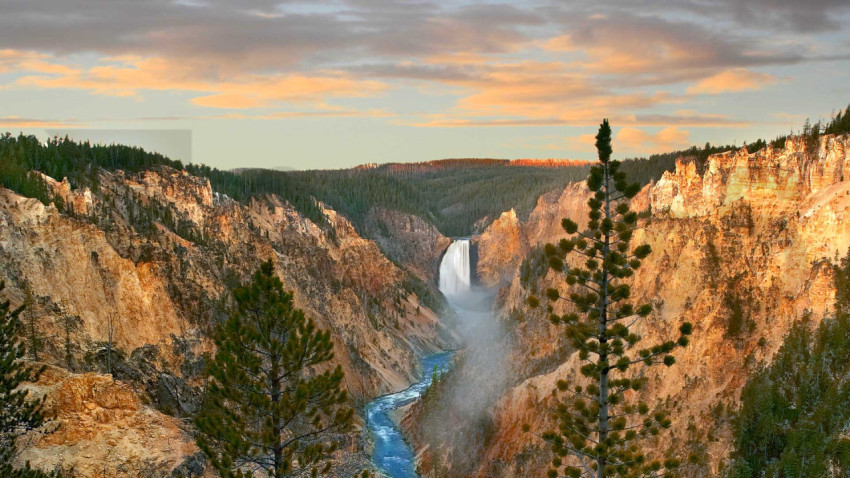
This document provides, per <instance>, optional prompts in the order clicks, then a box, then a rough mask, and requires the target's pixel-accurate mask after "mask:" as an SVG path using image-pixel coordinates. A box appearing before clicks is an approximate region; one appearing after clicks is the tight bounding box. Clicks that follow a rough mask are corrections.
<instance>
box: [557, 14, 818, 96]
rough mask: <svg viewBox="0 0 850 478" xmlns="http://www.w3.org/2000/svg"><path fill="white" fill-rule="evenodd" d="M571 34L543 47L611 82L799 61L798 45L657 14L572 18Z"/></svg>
mask: <svg viewBox="0 0 850 478" xmlns="http://www.w3.org/2000/svg"><path fill="white" fill-rule="evenodd" d="M572 22H573V23H572V24H571V25H570V30H569V32H568V33H566V34H564V35H561V36H558V37H554V38H551V39H549V40H548V41H546V42H544V43H543V44H542V48H543V49H544V50H547V51H551V52H561V53H563V52H573V53H576V54H579V55H582V56H583V58H582V59H579V60H576V61H575V62H573V63H572V66H573V67H574V68H581V69H583V70H585V71H587V72H588V73H591V74H596V75H608V76H609V78H607V81H609V82H611V83H614V84H617V85H623V84H630V85H663V84H674V83H681V82H687V81H692V80H701V79H705V78H708V77H710V76H712V75H714V74H716V72H717V70H718V69H730V68H743V67H751V66H764V65H783V64H792V63H799V62H801V61H803V59H804V55H803V54H802V53H800V52H797V51H794V49H788V48H785V49H777V48H773V47H771V46H769V45H761V44H760V42H759V41H758V40H753V39H748V41H745V40H744V39H743V38H739V37H737V36H735V35H728V34H722V33H720V32H717V31H712V30H710V29H708V28H706V26H705V25H698V24H694V23H690V22H687V21H683V20H675V21H673V20H668V19H664V18H658V17H638V16H633V15H629V14H622V15H617V16H601V17H600V16H590V17H581V18H576V19H573V20H572Z"/></svg>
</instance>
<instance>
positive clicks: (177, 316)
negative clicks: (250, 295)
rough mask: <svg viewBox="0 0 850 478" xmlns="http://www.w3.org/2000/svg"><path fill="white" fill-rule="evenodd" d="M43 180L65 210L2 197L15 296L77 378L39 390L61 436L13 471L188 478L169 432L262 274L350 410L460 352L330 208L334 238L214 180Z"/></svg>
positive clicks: (184, 458)
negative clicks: (334, 367)
mask: <svg viewBox="0 0 850 478" xmlns="http://www.w3.org/2000/svg"><path fill="white" fill-rule="evenodd" d="M45 180H46V181H47V183H48V185H49V186H50V187H51V188H52V189H53V191H54V194H56V195H57V196H58V197H60V198H61V200H57V201H56V204H51V205H47V206H46V205H44V204H42V203H40V202H39V201H37V200H35V199H30V198H25V197H21V196H19V195H17V194H15V193H13V192H11V191H9V190H5V189H0V264H2V267H0V280H5V282H6V284H7V288H6V291H5V292H6V296H7V297H8V298H9V299H10V300H11V301H12V303H13V304H14V305H17V304H21V303H25V302H26V303H27V304H28V307H27V309H26V311H25V312H24V317H23V318H24V320H25V321H26V322H27V323H28V324H29V323H32V324H33V325H34V328H35V330H37V333H36V334H35V335H36V339H37V340H38V342H40V343H41V346H40V347H39V348H40V355H39V357H38V361H41V362H46V363H48V364H51V365H54V366H60V367H63V368H66V369H70V370H72V372H70V376H68V377H60V376H59V375H60V374H59V373H58V372H57V373H51V374H48V376H46V378H45V380H47V382H46V383H44V384H39V385H38V387H40V388H37V389H38V390H40V391H41V392H43V393H46V394H47V396H48V403H51V404H52V405H51V406H50V407H51V408H50V410H51V412H52V413H54V412H55V415H56V416H58V417H61V420H63V426H62V427H61V428H60V429H59V431H56V430H53V431H51V429H48V428H45V429H43V430H39V431H38V432H34V433H33V434H31V435H30V436H28V437H26V438H25V441H26V442H27V443H31V444H32V447H29V448H28V452H27V453H25V454H23V455H22V456H21V457H20V459H21V460H24V459H31V460H33V463H34V464H37V465H38V466H39V467H41V468H44V469H52V468H54V467H60V468H63V469H66V470H67V469H71V468H73V469H75V470H76V473H77V475H75V476H139V475H138V470H142V469H144V470H148V469H150V470H159V471H157V472H156V473H154V474H153V475H151V476H161V475H160V474H158V473H159V472H160V471H163V470H165V471H170V470H172V469H174V468H176V467H178V466H186V463H192V460H194V459H195V458H193V457H192V456H191V454H192V453H194V452H195V451H196V449H195V448H194V445H193V442H192V439H191V435H190V434H189V433H188V432H186V430H182V431H181V430H180V429H179V427H177V425H176V424H175V421H179V422H180V423H183V421H182V420H178V419H177V418H174V417H178V418H180V417H186V416H189V415H191V413H192V412H193V411H194V409H195V408H196V407H197V401H198V397H199V390H200V389H199V387H200V386H201V385H202V377H203V374H202V371H203V368H204V365H205V363H206V360H207V359H208V357H209V354H211V353H214V350H213V348H214V347H213V345H212V343H211V340H210V339H209V337H210V333H211V331H212V329H213V327H214V326H215V324H216V323H217V322H218V321H220V320H222V319H223V317H224V316H225V314H226V310H227V307H228V305H229V304H230V303H231V298H230V293H229V288H230V287H231V286H233V285H235V284H238V283H239V282H242V281H246V280H248V279H249V278H250V275H251V274H252V273H253V272H254V271H255V270H256V268H257V267H258V266H259V264H260V263H261V262H262V261H265V260H268V259H271V260H272V261H273V262H274V264H275V270H276V272H277V273H278V275H279V276H280V278H281V280H282V281H283V283H284V286H285V287H286V288H287V289H288V290H292V291H293V292H294V294H295V302H296V305H297V306H298V307H300V308H302V309H304V310H305V312H306V314H307V316H309V317H312V318H313V319H315V320H316V322H317V325H319V326H320V327H322V328H325V329H329V330H330V331H331V337H332V339H333V341H334V352H335V359H334V360H335V362H336V363H338V364H340V365H341V366H342V367H343V370H344V371H345V382H344V385H345V387H346V388H347V389H348V390H349V392H350V393H351V395H352V396H353V397H354V400H355V403H354V405H360V404H362V403H365V401H366V400H368V399H369V398H371V397H374V396H376V395H379V394H383V393H387V392H392V391H397V390H401V389H403V388H405V387H406V386H407V385H408V384H409V383H410V382H411V381H412V380H414V379H415V378H416V376H417V374H419V373H420V372H421V371H420V370H418V367H419V365H418V357H420V356H421V355H423V354H427V353H430V352H434V351H437V350H440V349H445V348H450V347H452V346H454V345H455V343H456V339H455V337H454V336H453V335H452V333H451V332H450V331H448V330H446V329H445V328H444V327H443V326H442V325H441V323H440V321H439V319H438V317H437V316H436V314H435V313H434V312H433V311H432V310H430V309H429V308H428V307H426V306H425V305H423V304H420V303H419V300H418V298H417V296H416V294H415V293H413V292H412V291H411V288H410V287H409V286H408V285H409V277H408V274H407V273H406V272H405V271H404V270H402V269H400V268H399V267H398V266H396V265H395V264H394V263H393V262H391V261H390V260H389V259H387V257H385V256H384V254H383V253H382V252H381V250H380V249H379V248H378V246H377V245H376V244H375V242H373V241H370V240H367V239H364V238H362V237H360V236H359V235H358V234H357V233H356V232H355V230H354V228H353V227H352V225H351V224H350V223H349V221H348V220H346V219H345V218H343V217H342V216H340V215H338V214H337V213H336V212H335V211H333V210H332V209H330V208H328V207H324V206H323V212H324V214H325V217H326V219H327V222H328V225H327V226H326V227H320V226H318V225H316V224H314V223H313V222H311V221H309V220H307V219H305V218H304V217H302V216H301V215H300V214H298V212H297V211H296V210H295V209H293V208H292V207H291V206H290V205H288V204H286V203H282V202H281V201H280V200H279V199H278V198H277V197H275V196H269V197H266V198H262V199H256V200H254V201H252V202H251V203H250V204H247V205H246V204H241V203H238V202H236V201H233V200H231V199H229V198H227V197H226V196H223V195H219V194H217V193H215V192H214V191H213V190H212V188H211V187H210V184H209V182H208V181H207V180H206V179H201V178H198V177H194V176H191V175H189V174H187V173H186V172H183V171H176V170H172V169H170V168H166V167H159V168H155V169H153V170H150V171H145V172H141V173H138V174H125V173H123V172H121V171H117V172H103V173H102V174H101V175H100V184H99V188H98V190H97V191H90V190H88V189H86V190H73V191H72V190H71V188H70V186H69V185H68V183H67V182H66V181H65V182H58V181H55V180H54V179H52V178H46V177H45ZM429 240H430V237H429ZM422 272H423V275H425V276H427V273H426V271H422ZM110 335H111V337H112V342H113V343H114V348H115V353H114V357H113V362H114V363H113V376H114V377H115V378H116V379H118V381H116V382H112V380H111V379H105V378H102V377H103V376H102V375H97V373H103V372H104V371H105V365H106V360H107V359H106V343H107V341H108V340H109V337H110ZM75 372H76V373H80V374H82V375H77V374H75ZM104 380H108V382H109V383H106V384H105V382H104ZM87 384H90V385H91V390H89V391H86V390H84V389H86V388H87V387H88V385H87ZM68 387H71V388H73V389H74V390H76V391H75V392H74V393H77V394H83V395H86V394H89V395H91V394H95V395H96V394H97V392H96V390H95V389H98V390H99V389H109V388H110V387H112V388H115V390H116V392H115V393H116V394H117V395H116V396H118V397H124V398H126V400H125V399H124V398H121V399H120V401H121V403H119V404H115V406H112V405H109V404H103V403H100V401H103V400H102V399H96V398H92V397H90V398H91V399H86V400H84V402H85V403H91V404H93V408H91V409H85V410H84V409H80V410H77V409H76V408H74V407H79V406H81V405H80V404H77V403H72V402H75V400H71V399H65V398H62V397H64V396H65V395H67V393H70V392H67V389H68ZM104 393H105V394H106V395H111V394H112V392H109V393H106V392H104ZM101 395H103V394H101ZM99 400H100V401H99ZM116 400H118V399H116ZM82 406H85V405H82ZM101 408H103V409H106V410H108V412H104V413H103V414H101V413H100V412H97V410H100V409H101ZM121 410H124V411H121ZM162 412H167V413H168V414H170V415H173V416H169V415H167V414H163V413H162ZM92 414H95V415H98V416H100V415H103V417H102V418H103V420H100V418H97V417H95V418H94V422H97V423H98V424H97V426H93V425H91V423H93V422H92V421H91V420H88V419H87V418H85V417H84V416H83V415H85V416H89V415H92ZM113 415H115V416H116V417H117V416H118V415H120V417H118V418H115V417H113ZM69 417H78V418H79V417H82V418H79V419H73V418H69ZM110 424H112V425H110ZM116 427H118V428H116ZM175 427H176V428H175ZM118 430H127V434H126V436H125V437H124V438H122V439H123V440H125V441H126V440H131V441H132V440H135V441H132V443H130V445H128V446H126V447H121V446H118V447H117V448H113V449H111V451H110V452H109V453H107V454H104V453H101V452H95V451H92V452H91V453H89V452H85V453H83V452H82V451H83V450H84V449H87V448H85V447H86V446H89V445H90V446H92V447H94V446H96V445H97V444H100V446H102V444H103V443H104V440H107V441H108V439H109V437H114V436H115V435H116V433H117V431H118ZM148 432H150V434H151V435H150V437H149V438H150V439H155V438H156V437H155V436H154V435H156V434H161V435H162V437H165V438H168V440H169V441H170V442H171V443H172V444H173V447H172V448H169V450H168V452H167V453H166V452H161V450H160V449H159V448H158V447H157V446H154V447H149V446H148V445H146V443H148V442H145V441H144V439H142V438H140V437H141V435H143V434H144V433H148ZM81 437H82V438H81ZM133 437H137V438H138V439H136V438H133ZM169 437H170V438H169ZM116 439H118V438H116ZM358 439H359V438H358ZM80 443H83V445H80ZM86 443H88V445H85V444H86ZM122 443H123V442H122ZM131 445H132V446H131ZM81 447H82V448H81ZM174 447H176V448H174ZM148 449H149V450H148ZM92 450H93V449H92ZM146 450H147V451H146ZM94 463H97V466H94V465H93V464H94ZM152 473H153V472H152ZM166 474H167V473H166Z"/></svg>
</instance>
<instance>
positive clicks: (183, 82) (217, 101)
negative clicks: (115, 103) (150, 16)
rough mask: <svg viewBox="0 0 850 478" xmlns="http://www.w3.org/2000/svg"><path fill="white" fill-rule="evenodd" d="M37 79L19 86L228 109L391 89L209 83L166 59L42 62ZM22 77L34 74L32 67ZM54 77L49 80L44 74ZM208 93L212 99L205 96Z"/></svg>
mask: <svg viewBox="0 0 850 478" xmlns="http://www.w3.org/2000/svg"><path fill="white" fill-rule="evenodd" d="M39 61H40V62H41V63H40V65H39V68H38V69H34V70H32V71H33V72H34V73H36V74H33V75H25V76H22V77H20V78H18V79H17V80H16V82H15V83H14V84H15V85H17V86H23V87H38V88H48V89H76V90H85V91H90V92H92V93H94V94H98V95H107V96H119V97H127V96H140V95H142V94H143V93H144V92H147V91H169V92H188V93H200V94H201V95H200V96H195V97H194V98H193V99H192V102H193V103H194V104H196V105H199V106H205V107H210V108H223V109H251V108H265V107H272V106H277V105H280V104H293V103H294V104H313V105H324V101H325V100H326V99H328V98H340V97H346V98H355V97H365V96H372V95H375V94H378V93H380V92H382V91H384V90H385V89H386V88H387V85H386V84H384V83H381V82H377V81H371V80H360V79H356V78H353V77H351V76H350V75H349V74H346V73H343V72H333V71H324V72H317V73H319V74H317V75H315V76H307V75H303V74H267V75H256V74H243V75H234V76H231V77H229V78H228V79H227V80H219V81H216V80H210V79H207V78H206V77H204V76H203V75H201V74H199V72H197V71H196V70H195V69H194V68H193V67H192V66H191V65H184V64H181V63H179V62H175V61H172V60H169V59H165V58H141V57H132V56H130V57H117V58H110V59H108V60H106V62H107V64H103V65H98V66H94V67H90V68H84V67H79V66H77V67H68V66H64V65H60V64H56V63H50V62H49V60H47V59H40V60H39ZM16 68H17V69H18V71H24V72H29V71H30V67H29V66H28V63H27V62H24V61H22V62H19V63H18V64H17V66H16ZM40 73H50V74H40ZM203 93H207V94H203Z"/></svg>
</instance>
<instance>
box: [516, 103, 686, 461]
mask: <svg viewBox="0 0 850 478" xmlns="http://www.w3.org/2000/svg"><path fill="white" fill-rule="evenodd" d="M596 148H597V151H598V155H599V162H598V163H597V164H596V165H595V166H594V167H593V168H591V171H590V176H589V178H588V180H587V186H588V188H589V189H590V191H592V192H593V193H594V195H593V197H592V198H591V199H590V200H589V201H588V206H590V212H589V214H588V218H589V221H588V224H587V229H585V230H583V231H579V228H578V224H576V223H575V222H574V221H572V220H570V219H564V220H563V221H562V226H563V228H564V230H565V231H566V232H567V234H570V235H571V237H570V238H568V239H567V238H565V239H562V240H561V241H560V243H559V244H558V245H557V246H555V245H553V244H547V245H546V246H545V253H546V255H547V256H548V258H549V266H550V267H551V268H552V269H554V270H556V271H558V272H560V273H563V274H564V275H565V278H566V283H567V284H568V285H569V286H570V287H571V293H569V295H567V296H562V295H561V294H560V292H559V291H558V290H557V289H554V288H553V289H548V290H547V291H546V296H547V298H548V299H549V300H550V301H551V303H554V302H556V301H560V300H563V301H567V302H568V303H571V304H572V306H573V308H572V311H571V312H568V313H566V314H564V315H558V314H556V313H555V312H554V308H553V307H552V305H551V303H550V305H549V306H548V307H547V310H548V312H549V314H550V320H551V321H552V323H554V324H556V325H561V326H563V327H564V329H565V334H566V336H567V337H568V338H569V339H570V342H571V344H572V346H573V347H574V348H575V349H576V350H577V351H578V354H579V358H580V359H581V360H582V361H583V362H584V365H583V366H582V367H581V374H582V375H583V376H584V377H585V379H584V380H582V381H581V382H575V383H568V382H567V381H565V380H560V381H558V383H557V389H556V392H557V393H559V403H558V405H557V407H556V408H555V410H554V418H555V419H556V420H557V423H558V429H557V430H555V431H550V432H546V433H544V434H543V438H544V439H545V440H547V441H548V442H550V443H551V446H552V450H553V452H554V454H555V457H554V458H553V460H552V467H551V468H550V470H549V473H548V476H550V477H552V478H554V477H557V476H568V477H587V478H591V477H595V478H603V477H614V476H618V477H636V476H651V477H658V476H665V475H667V476H669V475H670V474H672V473H673V472H674V470H676V469H677V468H678V467H679V466H680V462H679V461H678V460H676V459H666V460H664V461H657V460H654V461H653V460H650V459H649V458H648V457H647V456H646V455H645V453H644V452H643V451H641V449H640V448H639V446H638V443H639V441H640V440H641V439H642V438H645V437H648V436H651V435H656V434H658V433H659V432H660V430H661V429H664V428H668V427H669V426H670V424H671V422H670V420H669V419H668V418H667V416H666V414H665V413H664V411H663V410H654V411H652V412H650V408H649V406H648V405H646V404H645V403H642V402H638V403H630V402H629V400H627V392H628V391H632V390H633V391H638V390H641V388H642V387H643V386H644V384H645V381H646V379H645V378H643V374H642V373H635V371H634V370H633V369H634V368H635V366H641V365H643V366H651V365H654V364H660V363H663V364H665V365H667V366H671V365H673V363H674V362H675V359H674V357H673V356H672V355H670V353H671V352H672V351H673V349H675V348H676V347H678V346H685V345H687V344H688V335H690V333H691V324H690V323H684V324H683V325H682V326H681V327H680V328H679V332H680V334H681V335H680V337H679V339H678V341H676V342H673V341H666V342H663V343H660V344H657V345H654V346H651V347H649V348H645V349H640V350H638V351H637V352H636V353H635V351H634V348H635V347H636V346H637V344H638V342H640V340H641V337H640V336H639V335H638V334H637V333H635V332H633V331H632V330H631V328H632V327H633V326H634V325H636V324H637V323H639V322H640V321H642V320H644V319H645V318H646V317H648V316H649V315H650V314H651V312H652V307H651V306H650V305H649V304H643V305H639V306H637V307H635V306H634V305H633V304H632V303H630V301H629V298H630V295H631V292H630V287H629V285H628V283H627V282H626V280H627V279H628V278H630V277H632V276H633V275H634V272H635V271H636V270H638V268H640V265H641V261H642V260H643V259H644V258H646V257H647V256H648V255H649V254H650V253H651V248H650V247H649V245H646V244H644V245H640V246H638V247H636V248H634V249H633V250H630V242H631V239H632V234H633V231H634V230H635V228H636V226H637V214H636V213H635V212H633V211H630V210H629V204H628V200H629V199H631V198H633V197H634V196H635V195H636V194H637V193H638V191H639V190H640V185H639V184H638V183H629V182H628V181H627V180H626V175H625V173H623V172H621V171H619V170H618V169H619V162H618V161H612V160H611V153H612V149H611V127H610V126H609V124H608V120H605V121H603V122H602V124H601V126H600V128H599V134H597V136H596ZM568 256H574V257H575V256H578V257H579V261H584V264H583V267H582V266H579V267H569V266H568V265H567V264H566V263H565V261H566V259H567V257H568ZM539 304H540V300H539V299H538V298H536V297H533V296H532V297H530V298H529V305H530V306H532V307H537V306H539ZM568 457H569V458H568Z"/></svg>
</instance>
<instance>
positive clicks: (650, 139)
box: [614, 126, 690, 153]
mask: <svg viewBox="0 0 850 478" xmlns="http://www.w3.org/2000/svg"><path fill="white" fill-rule="evenodd" d="M689 145H690V132H689V131H687V130H683V129H679V128H678V127H676V126H668V127H667V128H664V129H662V130H660V131H658V132H657V133H655V134H651V133H648V132H646V131H645V130H642V129H639V128H633V127H629V126H627V127H624V128H620V131H618V132H617V136H616V138H615V139H614V146H615V149H619V150H621V151H622V150H626V151H631V152H636V153H661V152H665V151H673V150H676V149H682V148H685V147H687V146H689Z"/></svg>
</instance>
